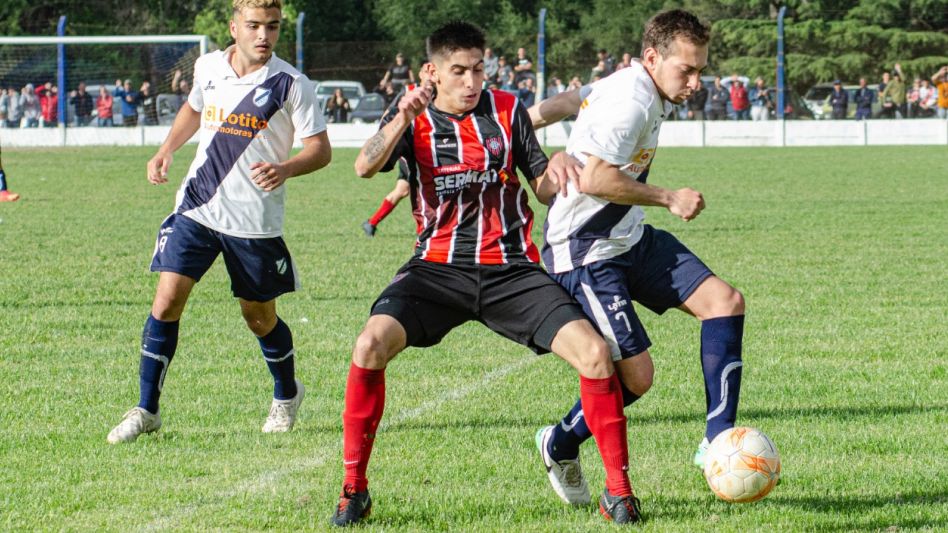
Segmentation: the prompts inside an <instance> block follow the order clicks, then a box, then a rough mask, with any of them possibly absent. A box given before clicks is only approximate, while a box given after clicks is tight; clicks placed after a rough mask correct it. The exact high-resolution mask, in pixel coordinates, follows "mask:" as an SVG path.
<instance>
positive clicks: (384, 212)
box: [369, 198, 395, 226]
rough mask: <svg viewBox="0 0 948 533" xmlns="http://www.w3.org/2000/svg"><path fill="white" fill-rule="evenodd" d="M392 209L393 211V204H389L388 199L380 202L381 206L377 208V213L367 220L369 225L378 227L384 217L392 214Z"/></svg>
mask: <svg viewBox="0 0 948 533" xmlns="http://www.w3.org/2000/svg"><path fill="white" fill-rule="evenodd" d="M392 209H395V204H393V203H392V202H389V201H388V198H386V199H384V200H382V205H380V206H379V209H378V211H376V212H375V214H374V215H372V218H370V219H369V224H372V225H373V226H378V225H379V222H381V221H382V220H383V219H384V218H385V217H387V216H388V214H389V213H391V212H392Z"/></svg>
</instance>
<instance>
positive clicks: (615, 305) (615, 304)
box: [608, 294, 629, 311]
mask: <svg viewBox="0 0 948 533" xmlns="http://www.w3.org/2000/svg"><path fill="white" fill-rule="evenodd" d="M612 298H613V301H612V303H611V304H609V306H608V307H609V310H610V311H618V310H619V309H622V308H623V307H625V306H626V305H629V301H628V300H626V299H624V298H622V297H620V296H619V295H618V294H616V295H615V296H613V297H612Z"/></svg>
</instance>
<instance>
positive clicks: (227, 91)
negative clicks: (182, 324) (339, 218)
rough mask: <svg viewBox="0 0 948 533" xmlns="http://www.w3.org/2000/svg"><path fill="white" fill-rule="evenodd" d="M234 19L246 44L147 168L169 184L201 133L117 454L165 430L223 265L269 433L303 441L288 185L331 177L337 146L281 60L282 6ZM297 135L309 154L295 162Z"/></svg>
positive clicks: (308, 93) (238, 4)
mask: <svg viewBox="0 0 948 533" xmlns="http://www.w3.org/2000/svg"><path fill="white" fill-rule="evenodd" d="M233 8H234V11H233V19H232V20H231V22H230V32H231V35H232V36H233V37H234V41H235V44H234V45H233V46H231V47H229V48H227V49H226V50H223V51H218V52H212V53H210V54H207V55H204V56H202V57H201V58H199V59H198V61H197V63H195V66H194V82H195V83H194V86H193V88H192V90H191V94H190V95H189V96H188V105H183V106H182V107H181V110H180V111H179V112H178V115H177V117H176V118H175V121H174V125H173V126H172V127H171V132H170V133H169V134H168V137H167V139H165V142H164V144H162V146H161V148H159V149H158V153H157V154H155V156H154V157H153V158H152V159H151V160H150V161H149V162H148V181H149V182H151V183H153V184H161V183H166V182H167V181H168V180H167V178H166V175H167V172H168V167H169V166H170V164H171V156H172V153H174V152H175V150H177V149H178V148H180V147H181V145H183V144H184V143H185V142H186V141H187V140H188V139H190V138H191V137H192V136H193V135H194V134H195V132H197V131H198V130H199V129H200V132H201V133H200V144H199V145H198V150H197V155H196V156H195V158H194V161H193V163H192V164H191V168H190V169H189V170H188V174H187V177H186V178H185V180H184V182H183V183H182V185H181V188H180V189H179V190H178V194H177V202H176V207H175V210H174V213H172V214H171V215H170V216H168V218H167V219H165V221H164V222H163V223H162V225H161V229H160V230H159V232H158V239H157V242H156V243H155V253H154V257H153V259H152V263H151V269H152V270H153V271H157V272H160V274H159V277H158V288H157V290H156V294H155V299H154V302H153V303H152V308H151V315H150V316H149V317H148V320H147V321H146V322H145V328H144V332H143V333H142V348H141V366H140V369H139V378H140V387H141V390H140V397H139V403H138V405H137V406H136V407H133V408H132V409H131V410H130V411H128V412H127V413H126V414H125V417H124V419H123V420H122V422H121V423H120V424H119V425H118V426H116V427H115V429H113V430H112V431H111V432H110V433H109V435H108V442H110V443H113V444H114V443H119V442H130V441H134V440H135V439H136V438H138V436H139V435H140V434H142V433H149V432H152V431H155V430H157V429H158V428H159V427H161V419H160V418H159V411H158V397H159V394H160V392H161V387H162V384H163V382H164V377H165V373H166V372H167V371H168V365H169V364H170V362H171V358H172V357H173V356H174V352H175V347H176V346H177V343H178V321H179V319H180V318H181V314H182V312H183V311H184V306H185V303H186V302H187V300H188V296H189V295H190V294H191V289H192V288H193V287H194V284H195V283H197V282H198V281H199V280H200V279H201V276H203V275H204V273H205V272H207V269H208V268H210V266H211V264H212V263H213V262H214V260H215V259H216V258H217V256H218V255H219V254H223V255H224V263H225V264H226V265H227V272H228V274H229V275H230V279H231V290H232V291H233V294H234V296H235V297H237V299H238V301H239V302H240V310H241V312H242V314H243V317H244V320H245V321H246V323H247V326H248V327H249V328H250V330H251V331H252V332H253V333H254V335H256V336H257V338H258V340H259V342H260V347H261V349H262V351H263V357H264V360H265V361H266V363H267V366H268V367H269V369H270V372H271V373H272V374H273V379H274V388H273V390H274V394H273V396H274V398H273V401H272V403H271V406H270V412H269V415H268V417H267V419H266V422H265V423H264V426H263V431H264V432H268V433H269V432H283V431H289V430H290V429H292V428H293V424H294V422H295V421H296V413H297V409H298V408H299V405H300V402H301V401H302V400H303V394H304V392H303V385H302V384H301V383H300V382H299V381H297V380H296V378H295V374H294V362H293V359H294V357H293V356H294V350H293V339H292V335H291V333H290V330H289V328H288V327H287V325H286V323H284V322H283V321H282V320H280V318H279V317H278V316H277V314H276V298H277V296H279V295H280V294H283V293H286V292H290V291H293V290H295V289H296V287H297V285H298V282H297V275H296V269H295V267H294V265H293V261H292V259H291V258H290V253H289V251H288V250H287V248H286V244H285V243H284V242H283V238H282V233H283V206H284V199H285V195H286V188H285V187H284V184H285V182H286V180H288V179H289V178H292V177H294V176H301V175H303V174H308V173H310V172H313V171H314V170H317V169H320V168H322V167H324V166H326V165H327V164H328V163H329V159H330V157H331V153H330V147H329V140H328V138H327V136H326V125H325V123H324V121H323V118H322V114H321V113H320V112H319V108H318V106H317V105H316V98H315V93H314V91H313V88H312V84H311V83H310V82H309V80H308V79H307V78H306V76H304V75H303V74H301V73H300V72H298V71H297V70H295V69H294V68H293V67H291V66H290V65H289V64H287V63H286V62H285V61H283V60H281V59H279V58H278V57H276V56H275V55H274V54H273V48H274V46H275V45H276V43H277V39H278V37H279V34H280V21H281V19H282V14H281V9H282V5H281V2H280V0H234V3H233ZM294 135H295V136H298V137H299V138H300V139H301V140H302V144H303V149H302V150H301V151H300V152H299V153H298V154H296V155H295V156H293V157H290V149H291V148H292V145H293V139H294Z"/></svg>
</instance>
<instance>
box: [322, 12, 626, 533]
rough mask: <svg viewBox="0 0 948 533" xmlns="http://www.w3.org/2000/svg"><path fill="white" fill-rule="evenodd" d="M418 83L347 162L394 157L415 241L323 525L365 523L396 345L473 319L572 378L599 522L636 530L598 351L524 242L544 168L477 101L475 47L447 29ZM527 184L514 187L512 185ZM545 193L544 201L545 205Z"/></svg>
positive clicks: (365, 347) (373, 344)
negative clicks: (590, 450) (403, 168)
mask: <svg viewBox="0 0 948 533" xmlns="http://www.w3.org/2000/svg"><path fill="white" fill-rule="evenodd" d="M427 51H428V59H429V61H431V62H432V63H433V64H432V65H429V67H428V73H429V76H430V83H431V84H432V85H433V86H434V88H435V90H436V94H435V96H434V97H432V89H431V88H430V87H428V86H425V87H421V88H418V89H415V90H414V91H411V92H409V93H408V94H406V95H405V96H404V97H403V98H402V99H401V100H400V102H399V103H398V104H397V112H395V113H390V114H389V115H388V116H387V117H386V120H385V121H384V123H383V124H382V125H381V129H380V130H379V132H378V133H377V134H376V135H375V136H374V137H372V138H371V139H369V140H368V141H367V142H366V144H365V146H364V147H363V148H362V151H361V152H360V153H359V156H358V158H357V159H356V165H355V167H356V173H357V174H359V175H360V176H362V177H366V178H368V177H372V176H373V175H374V174H376V173H377V172H378V171H380V170H382V171H385V170H388V169H391V168H392V167H393V166H394V165H395V163H396V161H397V160H398V159H399V158H402V157H403V158H405V160H406V161H407V163H408V167H409V171H410V180H409V181H410V185H411V195H410V196H411V201H412V209H413V213H414V216H415V220H416V222H417V227H418V237H417V240H416V242H415V251H414V256H413V257H412V258H411V259H410V260H409V261H408V263H406V264H405V266H403V267H402V268H401V269H400V270H399V271H398V273H397V274H396V275H395V277H394V279H393V280H392V281H391V283H390V284H389V286H388V287H387V288H386V289H385V290H384V291H382V294H381V295H380V296H379V298H378V299H377V300H376V301H375V303H374V305H373V306H372V310H371V316H370V318H369V320H368V322H367V323H366V325H365V328H364V329H363V331H362V333H361V334H360V335H359V337H358V339H357V340H356V343H355V347H354V349H353V352H352V364H351V365H350V367H349V377H348V381H347V383H346V398H345V409H344V412H343V465H344V468H345V479H344V481H343V489H342V493H341V494H340V496H339V503H338V505H337V506H336V508H335V511H334V514H333V517H332V523H333V524H335V525H337V526H347V525H350V524H354V523H357V522H360V521H361V520H362V519H363V518H364V517H365V516H367V515H368V514H369V511H370V510H371V507H372V500H371V499H370V498H369V491H368V478H367V477H366V469H367V467H368V462H369V455H370V454H371V451H372V446H373V444H374V441H375V437H376V432H377V431H378V428H379V422H380V421H381V418H382V411H383V408H384V404H385V368H386V366H387V365H388V363H389V362H390V361H391V360H392V358H394V357H395V356H396V355H397V354H398V353H399V352H401V351H402V350H403V349H405V348H406V347H407V346H418V347H423V346H432V345H435V344H437V343H438V342H440V341H441V339H442V338H443V337H444V335H446V334H447V333H448V332H449V331H450V330H452V329H453V328H455V327H457V326H459V325H461V324H463V323H465V322H467V321H470V320H476V321H479V322H481V323H483V324H484V325H486V326H487V327H488V328H490V329H492V330H493V331H495V332H497V333H498V334H500V335H502V336H504V337H507V338H508V339H511V340H513V341H515V342H518V343H520V344H523V345H526V346H528V347H530V348H531V349H533V350H535V351H536V352H539V353H542V352H547V351H552V352H554V353H556V354H557V355H559V356H560V357H562V358H563V359H565V360H566V361H567V362H569V363H570V364H571V365H572V366H574V367H575V368H576V369H577V370H578V372H579V374H580V397H581V402H582V405H583V408H584V410H585V413H586V418H587V420H588V422H589V426H590V427H591V428H592V431H593V433H594V434H595V435H596V443H597V444H598V446H599V452H600V455H601V456H602V458H603V463H604V465H605V469H606V490H605V491H604V493H603V495H602V497H601V498H600V504H601V510H602V512H603V514H605V515H606V517H607V518H609V519H611V520H614V521H616V522H621V523H628V522H633V521H635V520H638V518H639V510H638V500H636V498H635V496H634V495H633V493H632V487H631V484H630V483H629V478H628V474H627V470H628V447H627V443H626V427H625V424H626V421H625V415H624V414H623V412H622V394H621V391H620V385H619V381H618V378H617V377H616V375H615V372H614V369H613V367H612V362H611V359H610V354H609V348H608V346H607V345H606V343H605V341H604V340H603V339H602V337H601V336H600V335H599V334H597V333H596V331H595V329H594V328H593V326H592V324H591V323H590V322H589V321H588V320H587V319H586V317H585V315H583V312H582V309H581V308H580V307H579V306H578V305H577V304H576V302H575V301H574V300H573V299H572V298H571V297H570V296H569V295H568V294H567V293H566V291H565V290H563V288H562V287H560V286H559V285H557V284H556V282H554V281H553V280H552V279H551V278H550V277H549V276H548V275H547V274H546V273H545V272H544V271H543V270H542V268H541V267H540V265H539V264H538V263H539V261H540V254H539V251H538V249H537V247H536V245H535V244H534V243H533V240H532V238H531V236H530V230H531V228H532V226H533V213H532V211H531V210H530V206H529V204H528V202H527V191H526V187H525V186H529V187H530V188H532V189H534V193H536V192H537V191H538V190H540V189H541V187H542V186H543V185H542V184H543V183H545V178H542V176H543V175H544V171H545V170H546V167H547V158H546V156H545V155H544V154H543V151H542V150H541V149H540V146H539V143H538V142H537V140H536V136H535V135H534V133H533V127H532V126H531V124H530V119H529V117H528V116H527V112H526V110H525V109H524V108H523V106H522V105H520V103H519V101H518V100H517V98H516V97H515V96H513V95H511V94H509V93H505V92H502V91H490V90H488V91H484V90H482V86H483V82H484V61H483V54H484V35H483V33H482V32H481V31H480V30H479V29H477V28H475V27H474V26H472V25H470V24H467V23H464V22H454V23H449V24H447V25H445V26H443V27H441V28H439V29H437V30H435V31H434V33H432V34H431V35H430V36H429V37H428V41H427ZM525 182H526V183H525ZM544 194H552V192H546V193H544Z"/></svg>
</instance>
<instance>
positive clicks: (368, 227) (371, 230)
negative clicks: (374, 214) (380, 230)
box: [362, 220, 375, 237]
mask: <svg viewBox="0 0 948 533" xmlns="http://www.w3.org/2000/svg"><path fill="white" fill-rule="evenodd" d="M362 231H364V232H365V236H366V237H375V226H373V225H372V223H371V222H369V221H368V220H366V221H365V222H363V223H362Z"/></svg>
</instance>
